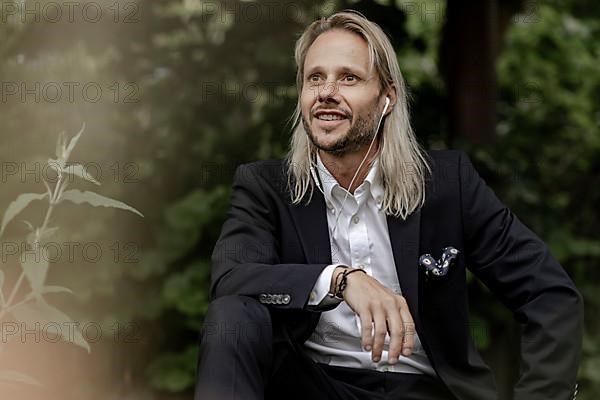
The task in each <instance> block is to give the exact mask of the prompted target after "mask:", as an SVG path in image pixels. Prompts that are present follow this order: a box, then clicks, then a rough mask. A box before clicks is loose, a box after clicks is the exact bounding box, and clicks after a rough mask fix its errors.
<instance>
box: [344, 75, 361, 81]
mask: <svg viewBox="0 0 600 400" xmlns="http://www.w3.org/2000/svg"><path fill="white" fill-rule="evenodd" d="M344 78H345V79H346V80H347V81H349V82H356V81H357V80H358V77H357V76H356V75H352V74H348V75H346V76H345V77H344Z"/></svg>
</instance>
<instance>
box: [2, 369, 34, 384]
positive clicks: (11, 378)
mask: <svg viewBox="0 0 600 400" xmlns="http://www.w3.org/2000/svg"><path fill="white" fill-rule="evenodd" d="M2 381H5V382H18V383H26V384H28V385H36V386H41V385H42V384H41V383H40V382H39V381H37V380H36V379H34V378H32V377H31V376H29V375H25V374H23V373H21V372H17V371H7V370H3V371H0V382H2Z"/></svg>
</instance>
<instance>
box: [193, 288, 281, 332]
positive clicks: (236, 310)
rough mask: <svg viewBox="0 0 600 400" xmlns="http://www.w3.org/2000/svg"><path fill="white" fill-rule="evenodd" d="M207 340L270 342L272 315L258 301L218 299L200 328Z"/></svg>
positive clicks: (209, 309) (235, 298) (249, 298)
mask: <svg viewBox="0 0 600 400" xmlns="http://www.w3.org/2000/svg"><path fill="white" fill-rule="evenodd" d="M202 331H203V333H202V337H203V340H204V339H206V338H207V336H213V337H217V338H219V339H221V340H222V339H224V338H235V339H236V340H244V341H256V340H264V339H271V337H272V323H271V315H270V313H269V310H268V309H267V307H266V306H265V305H263V304H261V303H260V302H259V301H258V300H256V299H254V298H252V297H249V296H241V295H227V296H221V297H218V298H216V299H214V300H213V301H211V302H210V304H209V305H208V311H207V313H206V317H205V319H204V323H203V327H202Z"/></svg>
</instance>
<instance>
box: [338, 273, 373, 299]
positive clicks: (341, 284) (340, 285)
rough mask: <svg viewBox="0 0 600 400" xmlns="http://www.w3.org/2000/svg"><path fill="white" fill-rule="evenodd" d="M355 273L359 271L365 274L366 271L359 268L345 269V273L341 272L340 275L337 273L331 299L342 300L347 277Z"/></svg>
mask: <svg viewBox="0 0 600 400" xmlns="http://www.w3.org/2000/svg"><path fill="white" fill-rule="evenodd" d="M356 271H360V272H364V273H365V274H366V273H367V271H365V270H364V269H361V268H346V270H345V271H342V272H341V273H339V274H338V275H337V276H336V278H335V281H336V282H335V287H334V291H333V297H335V298H337V299H340V300H343V299H344V297H343V295H344V290H345V289H346V286H347V285H348V275H350V274H351V273H353V272H356ZM340 275H341V277H342V278H341V280H340V282H339V283H338V282H337V281H338V278H339V277H340Z"/></svg>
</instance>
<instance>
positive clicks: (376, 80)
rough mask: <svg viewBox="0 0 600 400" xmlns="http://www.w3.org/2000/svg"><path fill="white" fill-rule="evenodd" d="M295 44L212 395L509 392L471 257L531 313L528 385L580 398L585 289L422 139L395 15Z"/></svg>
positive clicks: (549, 394) (239, 233)
mask: <svg viewBox="0 0 600 400" xmlns="http://www.w3.org/2000/svg"><path fill="white" fill-rule="evenodd" d="M295 57H296V62H297V66H298V74H297V86H298V93H299V101H298V106H297V109H296V113H295V120H296V124H295V129H294V132H293V137H292V143H291V150H290V152H289V155H288V158H287V160H285V162H284V161H263V162H256V163H251V164H247V165H242V166H240V167H239V168H238V169H237V171H236V174H235V177H234V183H233V192H232V196H231V209H230V211H229V214H228V218H227V220H226V222H225V224H224V225H223V229H222V232H221V236H220V238H219V240H218V242H217V244H216V246H215V249H214V253H213V265H212V282H211V289H210V296H211V300H212V301H211V303H210V306H209V310H208V313H207V315H206V319H205V322H204V326H203V331H202V337H201V344H200V346H201V351H200V356H199V377H198V384H197V387H196V399H228V400H229V399H231V400H233V399H263V398H267V399H384V398H385V399H412V400H416V399H428V400H436V399H459V400H467V399H469V400H471V399H472V400H491V399H496V398H497V395H496V390H495V386H494V382H493V378H492V374H491V372H490V370H489V368H488V367H487V366H486V365H485V363H484V362H483V360H482V359H481V357H480V356H479V354H478V352H477V351H476V349H475V347H474V345H473V341H472V339H471V337H470V331H469V321H468V309H467V295H466V278H465V276H466V273H465V271H466V270H465V268H467V267H468V268H469V269H470V270H471V271H472V272H473V274H474V275H475V276H477V277H478V278H479V279H480V280H481V281H482V282H484V283H485V284H486V285H487V286H488V287H489V288H490V290H491V291H492V292H493V293H494V294H495V295H496V296H497V297H498V298H499V300H500V301H501V302H502V303H503V304H504V305H506V306H507V307H508V308H509V309H510V310H511V311H512V312H513V314H514V316H515V318H516V319H517V321H518V322H520V323H521V324H522V327H523V334H522V342H521V354H522V365H521V373H520V379H519V381H518V383H517V385H516V386H515V388H514V395H515V396H514V397H515V399H517V400H538V399H539V400H542V399H543V400H548V399H571V398H572V397H573V396H574V393H575V391H576V384H575V377H576V373H577V366H578V362H579V353H580V346H581V335H582V314H583V310H582V298H581V296H580V294H579V293H578V291H577V290H576V288H575V286H574V285H573V283H572V281H571V280H570V279H569V277H568V275H567V274H566V273H565V272H564V270H563V269H562V267H561V266H560V265H559V264H558V263H557V262H556V261H555V260H554V259H553V258H552V256H551V255H550V253H549V251H548V249H547V248H546V246H545V245H544V244H543V243H542V242H541V241H540V239H539V238H537V237H536V236H535V235H534V234H533V233H532V232H531V231H529V230H528V229H527V228H526V227H525V226H524V225H523V224H522V223H521V222H520V221H519V220H518V219H517V218H516V217H515V216H514V215H513V214H512V213H511V212H510V210H508V209H507V208H506V207H505V206H504V205H502V203H500V201H499V200H498V199H497V198H496V197H495V195H494V194H493V193H492V191H491V190H490V189H489V188H488V187H487V186H486V185H485V183H484V182H483V181H482V180H481V178H480V177H479V176H478V175H477V172H476V171H475V170H474V169H473V167H472V165H471V163H470V161H469V159H468V157H467V156H466V155H465V154H464V153H462V152H456V151H438V152H429V153H424V152H422V151H421V150H420V148H419V146H418V144H417V142H416V139H415V137H414V134H413V132H412V130H411V127H410V123H409V114H408V106H407V99H406V91H405V86H404V81H403V78H402V75H401V73H400V70H399V67H398V64H397V61H396V58H395V54H394V50H393V48H392V46H391V44H390V42H389V41H388V39H387V38H386V36H385V34H384V33H383V32H382V31H381V29H380V28H379V27H378V26H377V25H376V24H374V23H372V22H370V21H368V20H367V19H365V18H364V17H363V16H362V15H360V14H359V13H356V12H351V11H347V12H340V13H336V14H334V15H332V16H331V17H329V18H327V19H322V20H319V21H316V22H314V23H313V24H311V25H310V26H309V27H308V28H307V30H306V31H305V32H304V34H303V35H302V36H301V37H300V39H299V40H298V42H297V45H296V52H295ZM426 253H427V254H431V256H430V257H427V256H425V254H426ZM442 254H443V256H442ZM438 259H439V261H438Z"/></svg>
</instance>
